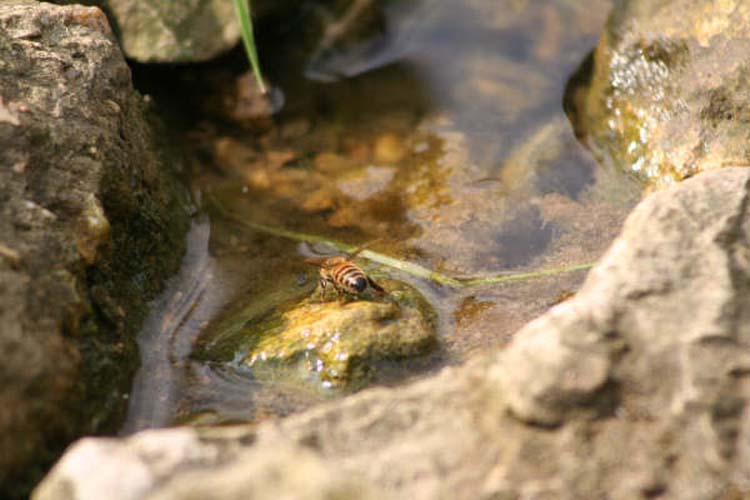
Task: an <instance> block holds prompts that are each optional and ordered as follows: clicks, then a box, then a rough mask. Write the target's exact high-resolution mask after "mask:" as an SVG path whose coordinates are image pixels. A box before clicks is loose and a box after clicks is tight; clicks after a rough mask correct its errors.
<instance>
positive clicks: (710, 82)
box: [576, 0, 750, 186]
mask: <svg viewBox="0 0 750 500" xmlns="http://www.w3.org/2000/svg"><path fill="white" fill-rule="evenodd" d="M748 50H750V2H747V1H746V0H725V1H720V2H704V1H702V0H675V1H669V2H654V1H649V0H629V1H624V2H618V3H617V6H616V7H615V9H614V11H613V13H612V15H611V16H610V20H609V23H608V24H607V28H606V30H605V31H604V33H603V35H602V37H601V39H600V41H599V45H598V47H597V49H596V52H595V53H594V59H593V72H592V75H591V83H590V86H589V88H588V89H587V90H584V91H583V92H582V94H579V96H578V99H577V104H576V107H577V113H576V115H577V118H576V120H577V124H576V125H577V127H576V128H577V130H578V133H579V135H583V136H588V137H589V138H590V140H591V142H592V143H593V145H594V147H595V148H596V149H599V150H601V152H602V153H603V154H604V155H605V156H611V157H612V158H613V159H614V160H615V161H616V163H618V164H621V165H623V167H624V168H627V169H630V170H632V171H633V172H634V173H636V174H637V175H639V176H641V177H643V178H644V179H646V180H648V181H649V182H650V183H652V184H654V185H657V186H664V185H667V184H670V183H673V182H675V181H677V180H680V179H683V178H685V177H689V176H691V175H694V174H695V173H697V172H701V171H704V170H707V169H710V168H717V167H722V166H726V165H746V164H748V163H750V128H748V126H747V124H748V120H749V118H748V108H749V107H750V90H748V87H747V79H748V75H750V65H748V59H747V52H748Z"/></svg>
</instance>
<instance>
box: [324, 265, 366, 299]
mask: <svg viewBox="0 0 750 500" xmlns="http://www.w3.org/2000/svg"><path fill="white" fill-rule="evenodd" d="M331 275H332V277H333V284H334V286H336V287H338V288H340V289H342V290H344V291H346V292H349V293H352V294H356V293H361V292H364V291H365V288H367V281H368V280H367V275H366V274H365V273H364V271H362V269H360V268H359V267H357V266H355V265H354V264H352V263H351V262H345V263H343V264H340V265H339V266H337V267H336V268H335V269H333V271H332V272H331Z"/></svg>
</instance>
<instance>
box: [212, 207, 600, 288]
mask: <svg viewBox="0 0 750 500" xmlns="http://www.w3.org/2000/svg"><path fill="white" fill-rule="evenodd" d="M207 198H208V199H209V200H210V202H211V204H212V205H213V206H214V207H215V208H216V209H217V210H218V211H219V212H220V213H221V215H222V216H224V217H226V218H228V219H231V220H233V221H234V222H236V223H237V224H240V225H242V226H245V227H247V228H249V229H252V230H255V231H259V232H261V233H266V234H270V235H273V236H279V237H281V238H287V239H290V240H294V241H303V242H306V243H319V244H323V245H326V246H330V247H332V248H335V249H337V250H340V251H342V252H352V251H354V250H356V249H357V247H356V246H355V245H349V244H347V243H342V242H340V241H335V240H330V239H328V238H325V237H323V236H318V235H315V234H306V233H300V232H297V231H291V230H289V229H284V228H280V227H275V226H267V225H265V224H259V223H257V222H251V221H248V220H245V219H242V218H240V217H239V216H237V215H235V214H233V213H231V212H229V211H228V210H227V209H226V208H224V206H223V205H221V203H220V202H219V201H218V200H216V199H215V198H214V197H213V196H211V195H210V194H209V195H208V197H207ZM359 255H360V256H362V257H364V258H365V259H368V260H370V261H372V262H376V263H378V264H382V265H384V266H387V267H390V268H392V269H398V270H399V271H403V272H405V273H407V274H411V275H412V276H416V277H418V278H423V279H427V280H430V281H432V282H433V283H437V284H439V285H443V286H447V287H450V288H454V289H461V288H471V287H476V286H483V285H497V284H502V283H509V282H512V281H525V280H530V279H535V278H544V277H547V276H555V275H558V274H564V273H570V272H574V271H582V270H585V269H590V268H591V267H592V266H593V264H591V263H588V264H575V265H571V266H563V267H556V268H552V269H541V270H539V271H529V272H525V273H515V274H507V273H506V274H501V275H496V276H488V277H484V278H453V277H451V276H448V275H445V274H442V273H439V272H437V271H433V270H431V269H428V268H426V267H424V266H420V265H419V264H414V263H412V262H407V261H404V260H401V259H397V258H395V257H390V256H388V255H385V254H382V253H378V252H373V251H372V250H363V251H362V252H360V253H359Z"/></svg>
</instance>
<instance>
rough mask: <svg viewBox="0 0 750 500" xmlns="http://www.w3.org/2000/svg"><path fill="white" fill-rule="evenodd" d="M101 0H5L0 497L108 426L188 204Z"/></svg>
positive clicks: (172, 260)
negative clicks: (57, 0) (94, 0)
mask: <svg viewBox="0 0 750 500" xmlns="http://www.w3.org/2000/svg"><path fill="white" fill-rule="evenodd" d="M144 112H145V104H144V102H143V99H142V98H141V97H140V96H138V95H137V94H136V93H135V92H134V90H133V87H132V83H131V78H130V71H129V69H128V66H127V65H126V64H125V61H124V59H123V57H122V54H121V52H120V49H119V48H118V46H117V42H116V41H115V39H114V37H113V36H112V33H111V32H110V29H109V25H108V23H107V19H106V17H105V16H104V14H102V12H101V11H100V10H99V9H97V8H93V7H81V6H70V7H57V6H54V5H51V4H46V3H38V2H35V1H29V0H18V1H10V2H9V1H5V2H2V3H0V186H2V189H0V352H1V353H2V363H0V380H2V384H1V386H2V389H0V407H2V411H0V496H3V497H12V496H15V495H20V494H22V493H23V491H24V488H27V489H28V488H29V487H30V486H29V482H30V481H33V480H34V479H38V477H39V476H40V475H41V474H42V472H43V471H44V468H46V467H47V466H49V465H50V463H51V462H52V460H53V459H54V458H55V455H56V454H59V453H60V452H61V451H62V449H63V447H64V446H65V445H66V444H67V443H69V442H70V441H72V440H73V439H75V438H76V437H79V436H80V435H82V434H90V433H96V432H102V431H105V430H112V429H113V428H114V426H115V425H116V423H117V421H118V420H119V419H120V418H121V416H122V414H123V412H124V410H125V404H126V400H125V398H126V396H127V391H128V389H129V384H130V380H131V376H132V374H133V371H134V369H135V367H136V365H137V355H136V349H135V342H134V331H135V329H136V328H138V324H139V321H140V318H141V317H142V315H143V313H144V309H145V302H146V301H147V300H148V299H149V298H150V297H152V296H153V295H154V294H155V293H156V292H157V291H158V289H159V288H160V286H161V284H162V282H163V280H164V279H165V278H166V277H167V276H168V275H169V274H170V273H171V272H172V271H173V270H174V269H175V268H176V267H177V265H178V263H179V258H180V255H181V251H182V250H181V249H182V247H183V242H182V235H183V233H184V231H185V230H186V227H187V215H186V212H185V210H184V208H182V206H183V205H182V204H181V203H180V202H179V201H178V200H179V196H178V190H177V184H176V183H175V181H174V179H173V177H172V176H173V172H172V168H171V166H170V165H168V163H167V162H166V160H165V159H164V158H162V157H160V155H159V154H157V153H156V149H155V146H156V143H155V140H154V136H153V134H152V131H151V127H150V126H149V124H148V123H147V121H146V118H145V114H144Z"/></svg>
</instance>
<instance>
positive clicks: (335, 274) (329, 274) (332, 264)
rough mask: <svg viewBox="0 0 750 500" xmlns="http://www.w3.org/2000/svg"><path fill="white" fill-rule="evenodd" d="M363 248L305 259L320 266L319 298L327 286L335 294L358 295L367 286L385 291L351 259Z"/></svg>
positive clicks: (381, 291)
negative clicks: (348, 252) (346, 252)
mask: <svg viewBox="0 0 750 500" xmlns="http://www.w3.org/2000/svg"><path fill="white" fill-rule="evenodd" d="M368 246H369V245H368ZM364 248H365V247H364V246H362V247H359V248H358V249H357V250H355V251H354V252H352V253H350V254H348V255H346V256H343V255H337V256H335V257H310V258H308V259H305V262H306V263H308V264H312V265H315V266H318V267H319V268H320V277H319V278H318V283H319V284H320V294H321V298H324V297H325V294H326V291H327V290H328V287H329V286H330V287H332V288H333V289H334V290H335V291H336V295H337V296H338V295H340V294H341V293H342V292H343V293H348V294H351V295H359V294H361V293H363V292H364V291H365V290H367V287H368V286H369V287H370V288H372V289H373V290H375V291H376V292H378V293H385V290H384V289H383V287H381V286H380V285H378V284H377V283H376V282H375V281H374V280H373V279H372V278H370V277H369V276H368V275H367V273H365V272H364V271H363V270H362V268H360V267H359V266H358V265H356V264H354V263H353V262H352V261H351V259H353V258H354V257H356V256H357V254H359V253H360V252H361V251H362V250H364Z"/></svg>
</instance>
